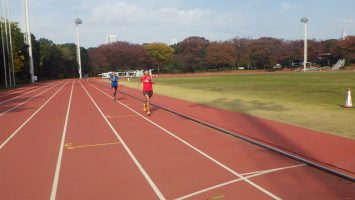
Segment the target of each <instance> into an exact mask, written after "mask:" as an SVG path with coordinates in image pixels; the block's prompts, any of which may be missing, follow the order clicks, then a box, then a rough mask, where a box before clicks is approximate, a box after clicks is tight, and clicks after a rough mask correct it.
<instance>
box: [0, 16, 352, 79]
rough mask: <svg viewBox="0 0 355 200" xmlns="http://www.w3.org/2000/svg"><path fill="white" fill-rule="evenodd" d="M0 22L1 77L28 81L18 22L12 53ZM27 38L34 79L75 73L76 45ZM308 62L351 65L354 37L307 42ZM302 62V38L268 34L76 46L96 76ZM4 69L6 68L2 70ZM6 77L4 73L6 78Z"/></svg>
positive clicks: (13, 28) (25, 48) (84, 66)
mask: <svg viewBox="0 0 355 200" xmlns="http://www.w3.org/2000/svg"><path fill="white" fill-rule="evenodd" d="M4 27H5V26H4V24H2V26H1V29H0V31H1V34H2V36H1V38H0V58H1V62H0V76H1V79H0V80H2V81H1V85H4V82H5V78H4V77H5V71H6V69H8V70H9V69H11V68H12V65H13V66H14V74H15V78H16V81H17V83H24V82H29V80H30V77H29V64H28V63H29V62H28V59H29V58H28V45H27V44H26V43H25V42H24V34H23V33H22V32H21V30H20V28H19V26H18V23H16V22H11V36H12V37H11V38H12V44H13V45H12V46H13V48H12V55H13V62H11V59H10V55H11V54H10V51H9V49H8V48H7V41H8V40H6V37H5V36H4V35H5V30H4ZM31 37H32V48H33V61H34V67H35V75H36V76H38V77H39V80H46V79H58V78H72V77H78V64H77V55H76V45H75V44H73V43H67V44H55V43H54V42H53V41H51V40H49V39H46V38H40V39H36V37H35V36H34V35H31ZM308 46H309V47H308V55H309V57H308V60H309V61H310V65H312V66H315V65H316V66H332V65H333V64H335V62H336V61H337V60H338V59H340V58H345V59H346V62H347V65H349V64H352V63H355V36H349V37H347V38H346V39H329V40H309V41H308ZM302 60H303V40H284V39H277V38H271V37H261V38H258V39H250V38H238V37H236V38H233V39H230V40H226V41H209V40H208V39H206V38H204V37H199V36H192V37H188V38H185V39H184V40H182V41H181V42H179V43H177V44H174V45H167V44H163V43H147V44H134V43H130V42H125V41H118V42H115V43H112V44H103V45H100V46H98V47H94V48H88V49H86V48H83V47H81V61H82V72H83V73H87V74H90V75H92V76H96V75H97V74H99V73H102V72H106V71H127V70H135V69H142V68H144V67H151V68H154V69H155V72H159V73H190V72H199V71H212V70H215V71H218V70H224V69H239V68H240V67H244V68H246V69H269V68H272V67H273V66H276V65H278V66H283V67H297V66H300V65H301V62H302ZM7 73H8V71H7ZM8 78H9V77H8Z"/></svg>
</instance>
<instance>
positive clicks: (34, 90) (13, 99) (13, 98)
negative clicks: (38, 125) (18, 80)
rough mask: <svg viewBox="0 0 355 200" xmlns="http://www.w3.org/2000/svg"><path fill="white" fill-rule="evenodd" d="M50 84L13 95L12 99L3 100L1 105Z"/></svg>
mask: <svg viewBox="0 0 355 200" xmlns="http://www.w3.org/2000/svg"><path fill="white" fill-rule="evenodd" d="M51 84H52V83H51ZM49 85H50V84H47V85H44V86H41V87H39V88H37V89H35V90H30V91H28V92H26V93H23V94H21V95H19V96H15V97H12V98H11V99H8V100H5V101H2V102H0V105H1V104H4V103H6V102H9V101H11V100H14V99H17V98H19V97H21V96H23V95H25V94H29V93H32V92H35V91H37V90H39V89H41V88H43V87H46V86H49Z"/></svg>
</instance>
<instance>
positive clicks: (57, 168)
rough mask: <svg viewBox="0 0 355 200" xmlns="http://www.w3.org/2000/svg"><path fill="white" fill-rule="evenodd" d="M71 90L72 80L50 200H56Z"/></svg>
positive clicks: (72, 88) (72, 87)
mask: <svg viewBox="0 0 355 200" xmlns="http://www.w3.org/2000/svg"><path fill="white" fill-rule="evenodd" d="M73 90H74V80H73V82H72V85H71V91H70V97H69V103H68V107H67V114H66V116H65V121H64V127H63V132H62V140H61V142H60V147H59V155H58V160H57V165H56V167H55V174H54V179H53V185H52V192H51V197H50V200H54V199H55V198H56V196H57V190H58V182H59V173H60V167H61V165H62V158H63V149H64V142H65V136H66V134H67V127H68V119H69V113H70V107H71V102H72V96H73Z"/></svg>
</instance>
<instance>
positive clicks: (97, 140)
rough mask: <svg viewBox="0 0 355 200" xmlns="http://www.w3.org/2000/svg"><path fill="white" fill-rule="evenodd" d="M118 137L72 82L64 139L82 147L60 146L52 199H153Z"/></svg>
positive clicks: (151, 193)
mask: <svg viewBox="0 0 355 200" xmlns="http://www.w3.org/2000/svg"><path fill="white" fill-rule="evenodd" d="M84 84H85V82H84ZM118 141H119V140H118V139H117V137H116V136H115V135H114V133H113V132H112V130H111V129H110V127H109V126H108V124H107V123H106V122H105V120H104V119H103V118H102V116H101V114H100V113H99V111H98V110H97V108H96V107H95V105H94V104H93V102H92V101H91V99H90V98H89V97H88V95H87V94H86V92H85V91H84V89H83V88H82V87H81V86H80V83H76V84H75V87H74V93H73V99H72V107H71V110H70V115H69V121H68V127H67V133H66V137H65V143H66V144H67V143H71V144H72V146H73V147H75V146H81V147H82V148H74V149H67V148H65V149H64V151H63V157H62V164H61V170H60V178H59V181H58V190H57V195H56V198H53V199H63V200H68V199H69V200H70V199H86V200H88V199H93V200H94V199H105V200H106V199H107V200H109V199H112V200H114V199H157V198H158V197H157V196H156V195H155V194H154V192H153V190H152V189H151V188H150V187H149V184H148V183H147V181H146V180H145V178H144V177H143V176H142V175H141V173H140V171H139V170H138V168H137V167H136V166H135V164H134V163H133V162H132V160H131V158H130V157H129V155H128V154H127V152H126V150H125V149H124V147H123V146H122V144H117V143H116V142H118ZM108 143H114V144H108ZM105 144H107V145H105ZM138 188H139V192H138V191H137V189H138ZM78 191H80V192H78Z"/></svg>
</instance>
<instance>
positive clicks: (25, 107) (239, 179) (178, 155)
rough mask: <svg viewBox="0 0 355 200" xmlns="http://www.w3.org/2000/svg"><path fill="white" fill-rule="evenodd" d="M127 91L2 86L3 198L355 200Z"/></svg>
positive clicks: (312, 172) (73, 85)
mask: <svg viewBox="0 0 355 200" xmlns="http://www.w3.org/2000/svg"><path fill="white" fill-rule="evenodd" d="M33 89H38V90H36V91H33V92H31V93H28V94H25V95H23V96H21V97H18V98H16V99H12V100H10V99H11V98H14V97H16V96H18V95H21V94H23V93H25V92H26V91H30V90H33ZM125 92H131V93H135V91H128V90H126V91H125ZM10 93H11V94H10ZM36 95H37V96H36ZM139 95H140V93H139ZM120 98H121V99H120V101H119V102H117V103H116V102H114V101H113V100H112V99H111V89H110V88H109V87H108V86H107V85H102V84H100V83H97V82H95V80H93V79H91V80H90V82H86V81H81V82H80V81H77V80H68V81H58V82H53V83H46V85H36V86H35V87H27V88H25V89H24V90H20V89H19V91H18V92H11V91H6V94H5V93H0V102H3V101H7V100H8V101H7V102H5V103H3V104H0V114H1V113H4V114H2V115H1V116H0V197H1V199H6V200H7V199H11V200H17V199H18V200H20V199H21V200H22V199H34V200H41V199H58V200H59V199H60V200H61V199H63V200H71V199H75V200H80V199H85V200H87V199H213V198H214V199H273V198H274V199H354V198H355V185H354V183H352V182H349V181H346V180H343V179H341V178H338V177H335V176H333V175H330V174H327V173H324V172H322V171H319V170H317V169H314V168H311V167H308V166H305V165H302V164H301V163H297V162H295V161H293V160H290V159H287V158H285V157H282V156H280V155H278V154H275V153H272V152H270V151H267V150H265V149H262V148H259V147H256V146H254V145H251V144H248V143H246V142H243V141H240V140H238V139H235V138H233V137H231V136H228V135H224V134H221V133H219V132H217V131H215V130H212V129H209V128H206V127H204V126H201V125H199V124H196V123H194V122H191V121H189V120H186V119H184V118H182V117H180V116H177V115H174V114H171V113H169V112H166V111H164V110H161V109H157V108H153V110H154V111H153V115H152V116H150V117H146V116H145V115H144V113H143V111H142V103H141V102H140V101H138V100H136V99H133V98H131V97H129V96H124V95H120ZM165 98H166V97H161V96H158V95H156V96H155V97H154V98H153V101H155V102H158V101H159V103H162V102H163V101H162V100H164V99H165ZM171 101H172V100H171V99H169V102H165V103H167V104H169V103H174V104H175V103H177V102H180V104H181V105H183V104H184V103H185V102H181V101H178V100H173V101H174V102H171ZM24 102H25V103H24ZM20 104H21V105H20ZM180 104H179V103H178V104H175V105H180ZM11 109H12V110H11ZM174 109H181V110H182V109H183V107H177V106H174ZM8 110H11V111H8ZM192 110H193V109H192ZM207 110H208V109H207ZM6 111H8V112H6ZM207 113H208V111H207ZM192 114H193V113H192ZM195 114H196V113H195ZM201 114H202V115H203V113H202V111H201V112H200V113H199V115H200V117H201V118H202V119H203V116H201ZM217 117H219V118H221V119H222V118H224V117H225V116H216V115H214V117H213V118H217ZM225 121H226V122H228V120H225ZM228 128H230V129H232V128H233V127H232V126H231V127H228ZM259 129H265V130H269V127H268V126H267V125H264V127H259ZM251 130H252V129H251ZM273 137H275V136H273ZM274 139H275V138H274ZM281 140H285V138H281ZM69 143H70V144H69ZM70 147H72V148H70ZM304 148H306V147H304ZM342 155H343V154H342ZM329 157H332V159H333V158H334V159H335V158H336V157H337V155H331V156H329ZM343 158H345V157H342V159H343Z"/></svg>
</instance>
